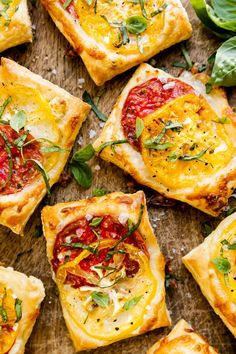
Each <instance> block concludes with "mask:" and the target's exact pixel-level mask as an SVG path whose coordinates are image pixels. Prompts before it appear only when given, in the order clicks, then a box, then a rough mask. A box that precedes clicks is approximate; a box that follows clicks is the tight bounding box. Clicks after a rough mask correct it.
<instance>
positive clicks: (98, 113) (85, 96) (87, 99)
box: [82, 91, 107, 122]
mask: <svg viewBox="0 0 236 354" xmlns="http://www.w3.org/2000/svg"><path fill="white" fill-rule="evenodd" d="M82 99H83V101H84V102H86V103H88V104H89V105H90V106H91V108H92V111H93V112H94V113H95V114H96V116H97V117H98V118H99V119H100V120H101V121H102V122H106V121H107V117H106V116H105V114H103V113H102V112H101V111H100V110H99V109H98V107H97V106H96V105H95V103H94V101H93V100H92V98H91V96H90V94H89V93H88V92H87V91H84V93H83V96H82Z"/></svg>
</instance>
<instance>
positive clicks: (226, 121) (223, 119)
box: [213, 116, 232, 124]
mask: <svg viewBox="0 0 236 354" xmlns="http://www.w3.org/2000/svg"><path fill="white" fill-rule="evenodd" d="M213 122H216V123H220V124H230V123H232V122H231V119H230V118H228V117H226V116H224V117H217V118H216V119H214V120H213Z"/></svg>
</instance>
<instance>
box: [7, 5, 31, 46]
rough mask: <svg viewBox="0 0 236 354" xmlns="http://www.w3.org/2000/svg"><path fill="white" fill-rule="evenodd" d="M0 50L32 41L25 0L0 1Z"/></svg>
mask: <svg viewBox="0 0 236 354" xmlns="http://www.w3.org/2000/svg"><path fill="white" fill-rule="evenodd" d="M0 11H1V13H3V14H4V16H3V15H2V16H1V17H0V52H2V51H4V50H6V49H7V48H11V47H14V46H16V45H18V44H22V43H26V42H32V31H31V22H30V17H29V13H28V7H27V1H26V0H12V1H11V0H5V1H4V2H3V1H0Z"/></svg>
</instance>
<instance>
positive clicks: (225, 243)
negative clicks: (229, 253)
mask: <svg viewBox="0 0 236 354" xmlns="http://www.w3.org/2000/svg"><path fill="white" fill-rule="evenodd" d="M221 244H222V245H223V246H225V247H226V249H227V250H236V241H235V242H233V243H230V242H229V241H228V240H222V241H221Z"/></svg>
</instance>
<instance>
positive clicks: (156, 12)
mask: <svg viewBox="0 0 236 354" xmlns="http://www.w3.org/2000/svg"><path fill="white" fill-rule="evenodd" d="M167 6H168V4H164V5H162V6H161V7H159V9H157V10H156V11H153V12H151V17H154V16H156V15H159V14H160V13H162V12H163V11H164V10H165V9H166V8H167Z"/></svg>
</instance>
